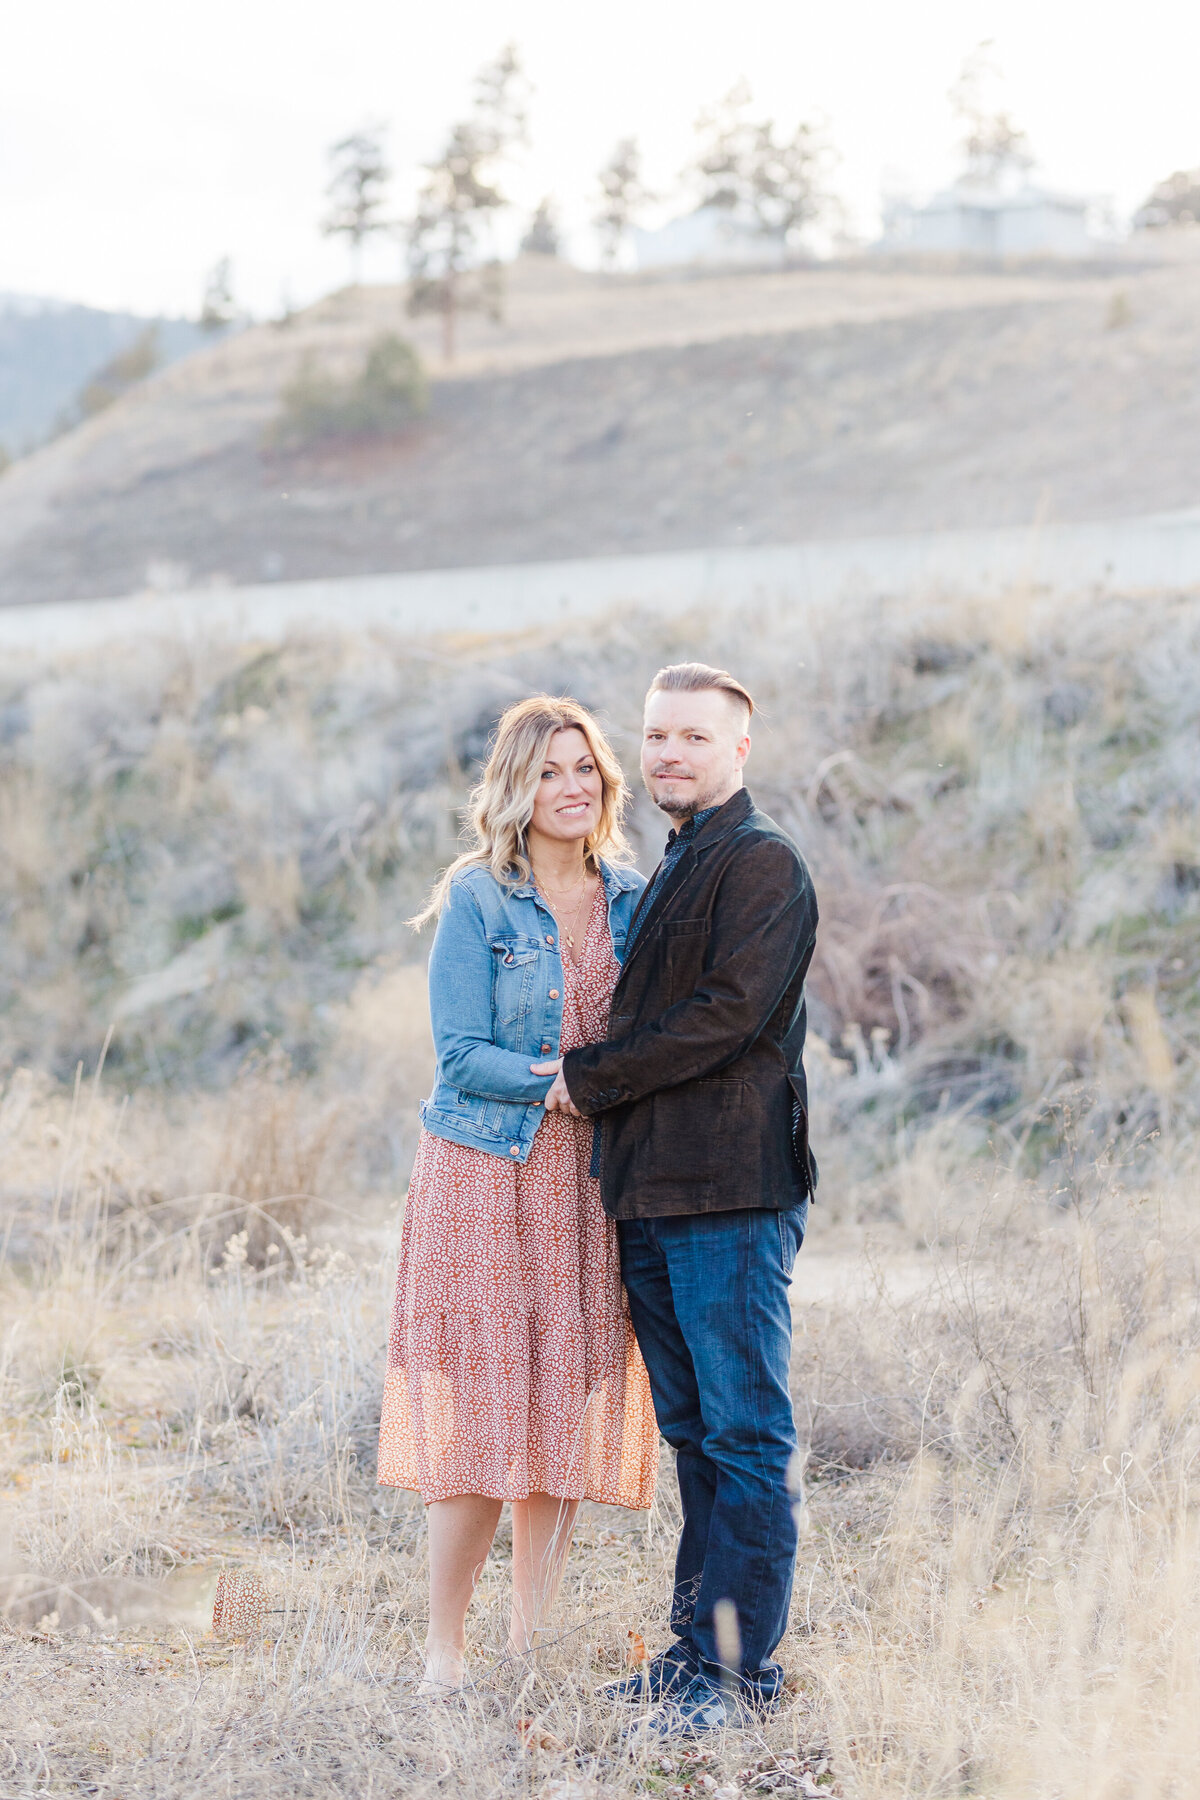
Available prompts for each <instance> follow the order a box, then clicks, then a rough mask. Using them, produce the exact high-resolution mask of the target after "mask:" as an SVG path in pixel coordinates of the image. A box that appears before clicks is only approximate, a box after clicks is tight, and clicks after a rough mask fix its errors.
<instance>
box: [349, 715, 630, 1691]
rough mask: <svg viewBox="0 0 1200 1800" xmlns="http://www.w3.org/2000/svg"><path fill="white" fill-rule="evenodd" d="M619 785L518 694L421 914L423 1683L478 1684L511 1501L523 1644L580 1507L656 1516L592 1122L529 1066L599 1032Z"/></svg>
mask: <svg viewBox="0 0 1200 1800" xmlns="http://www.w3.org/2000/svg"><path fill="white" fill-rule="evenodd" d="M627 799H628V791H627V789H626V787H625V783H624V779H623V777H622V775H621V770H620V766H619V765H618V763H617V760H616V758H615V756H614V755H613V753H612V750H611V748H610V747H609V744H608V742H607V741H606V739H605V737H604V734H603V732H602V731H601V730H600V727H599V726H598V725H597V723H596V721H595V719H593V718H592V717H591V715H590V714H589V713H588V712H587V711H586V710H585V709H584V708H583V707H582V706H579V705H578V704H577V703H576V702H575V701H573V700H566V699H552V698H550V697H549V696H547V695H538V696H537V697H535V698H534V699H532V700H523V701H521V702H520V704H519V705H516V706H511V707H509V709H508V711H507V712H506V713H505V714H504V717H503V718H502V719H501V721H500V725H499V729H498V731H497V734H496V739H495V743H494V745H493V748H492V752H491V755H490V756H489V758H488V762H487V767H486V768H485V770H484V772H483V779H482V780H481V782H480V783H479V786H478V788H477V789H476V790H475V793H474V795H473V797H472V809H471V826H472V831H473V836H474V844H473V847H472V848H471V849H470V850H468V851H467V852H466V854H465V855H463V856H460V857H459V858H458V861H457V862H455V863H454V864H453V865H452V866H451V868H450V869H448V870H447V871H446V873H445V874H444V875H443V876H442V878H441V880H440V881H439V882H438V884H437V886H436V887H435V889H434V892H433V896H432V898H431V900H430V903H429V906H428V907H427V909H426V911H425V912H424V913H423V914H421V915H420V917H419V918H418V919H416V920H414V924H422V923H424V921H425V919H427V918H429V917H431V916H433V915H434V914H437V915H438V928H437V936H436V938H435V940H434V945H433V951H432V954H431V956H430V959H429V995H430V1010H431V1014H432V1020H433V1035H434V1043H435V1046H436V1049H437V1074H436V1078H435V1083H434V1089H433V1094H432V1096H431V1098H430V1099H428V1100H427V1101H426V1102H425V1104H424V1105H423V1106H422V1108H421V1120H422V1126H423V1130H422V1132H421V1141H420V1145H419V1147H418V1150H417V1158H416V1165H415V1167H414V1169H413V1177H412V1183H411V1186H410V1187H409V1193H408V1205H407V1208H406V1210H405V1216H404V1229H403V1235H402V1238H401V1247H400V1268H399V1274H398V1277H397V1282H396V1299H395V1306H394V1309H393V1314H392V1330H391V1338H390V1342H389V1349H388V1372H387V1381H386V1387H385V1392H384V1403H383V1418H382V1421H381V1424H380V1432H379V1479H380V1481H382V1482H385V1483H388V1484H389V1485H391V1486H394V1487H412V1488H418V1489H419V1490H420V1492H421V1495H422V1497H423V1499H424V1500H425V1502H426V1504H427V1506H428V1509H429V1634H428V1637H427V1639H426V1663H425V1679H424V1682H423V1684H422V1687H423V1691H425V1692H427V1693H439V1694H444V1693H448V1692H451V1691H453V1690H454V1689H455V1688H457V1687H458V1686H459V1685H460V1684H461V1682H462V1679H463V1641H464V1626H465V1621H466V1613H467V1607H468V1605H469V1603H470V1599H471V1594H472V1592H473V1590H474V1587H475V1583H476V1581H477V1580H478V1578H479V1574H480V1571H481V1569H482V1567H483V1564H484V1561H485V1560H486V1557H487V1553H488V1550H489V1548H490V1546H491V1542H492V1537H493V1535H494V1533H495V1530H496V1525H497V1521H498V1520H499V1517H500V1510H501V1506H502V1505H503V1502H504V1501H505V1500H509V1501H511V1502H512V1512H513V1597H512V1618H511V1626H510V1631H509V1648H510V1650H511V1651H513V1652H515V1653H518V1654H523V1653H525V1652H526V1651H528V1650H529V1649H530V1648H531V1647H532V1646H533V1644H534V1642H535V1638H536V1634H537V1633H538V1631H540V1630H542V1629H544V1620H545V1617H546V1614H547V1611H548V1609H549V1607H550V1605H551V1604H552V1602H553V1600H554V1597H555V1594H556V1593H557V1591H558V1586H559V1583H560V1581H561V1579H562V1573H563V1567H564V1564H565V1561H566V1553H567V1548H568V1546H569V1543H570V1539H571V1533H572V1530H573V1528H574V1522H575V1514H576V1512H577V1510H578V1506H579V1502H580V1500H581V1499H587V1500H599V1501H604V1502H607V1503H608V1504H611V1505H616V1506H628V1507H645V1506H648V1505H649V1504H650V1501H651V1499H652V1498H653V1493H654V1473H655V1465H656V1461H657V1432H656V1428H655V1423H654V1413H653V1409H652V1406H651V1401H650V1390H649V1385H648V1382H647V1379H646V1371H645V1369H644V1367H643V1365H642V1360H641V1356H640V1354H639V1352H638V1349H637V1344H636V1341H635V1339H634V1336H633V1331H632V1328H631V1326H630V1323H629V1315H628V1311H627V1309H626V1305H625V1297H624V1293H623V1290H622V1287H621V1276H620V1262H619V1257H618V1252H617V1245H616V1235H615V1229H614V1226H613V1223H612V1221H611V1219H609V1218H608V1217H607V1216H606V1215H605V1213H604V1211H603V1209H602V1207H601V1204H600V1194H599V1184H598V1182H596V1181H595V1180H594V1179H593V1178H592V1176H591V1175H590V1173H589V1168H590V1160H591V1146H592V1127H591V1122H590V1121H589V1120H586V1119H582V1118H579V1117H573V1116H571V1114H570V1113H568V1112H566V1111H560V1110H554V1111H548V1110H547V1109H546V1108H545V1107H544V1106H543V1104H542V1103H543V1101H544V1099H545V1096H546V1094H547V1093H548V1091H549V1089H550V1086H551V1080H550V1078H549V1077H548V1076H546V1075H545V1074H535V1073H534V1065H540V1064H545V1063H546V1062H547V1061H553V1060H554V1059H557V1058H558V1057H559V1056H561V1055H562V1053H563V1052H564V1051H566V1050H569V1049H571V1048H572V1047H573V1046H575V1045H577V1044H581V1043H588V1042H592V1041H594V1040H595V1039H597V1038H599V1037H602V1036H603V1035H604V1032H605V1029H606V1024H607V1018H608V1007H609V1001H610V999H611V996H612V990H613V987H614V985H615V983H616V979H617V973H618V967H619V961H620V957H621V955H622V952H623V950H624V945H625V935H626V932H627V931H628V928H629V923H630V920H631V918H632V916H633V911H634V908H635V906H636V904H637V900H638V896H639V894H640V893H641V890H642V887H643V886H644V882H643V879H642V877H641V876H640V875H638V874H637V873H636V872H635V871H634V870H633V869H631V868H630V867H629V866H628V863H627V861H626V859H627V856H628V850H627V846H626V843H625V839H624V836H623V834H622V831H621V818H622V814H623V812H624V808H625V805H626V803H627Z"/></svg>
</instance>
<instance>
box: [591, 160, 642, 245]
mask: <svg viewBox="0 0 1200 1800" xmlns="http://www.w3.org/2000/svg"><path fill="white" fill-rule="evenodd" d="M599 183H600V209H599V211H598V212H597V213H596V214H595V215H594V217H593V219H592V224H593V225H594V226H595V227H596V231H597V232H598V234H599V237H600V260H601V262H602V263H603V264H604V265H605V267H606V268H610V269H611V268H615V267H616V265H617V263H618V261H619V260H620V255H621V247H622V245H623V244H624V242H625V238H626V234H627V233H628V231H629V228H630V226H631V225H632V224H633V222H634V220H635V219H636V217H637V214H638V211H639V209H640V208H641V207H642V206H644V205H645V204H646V202H647V201H648V200H653V198H654V195H653V194H652V193H651V192H650V190H649V188H647V187H646V185H645V183H644V182H643V180H642V153H641V151H640V149H639V148H638V141H637V139H636V138H632V137H627V138H622V139H621V140H620V142H619V143H618V144H617V145H616V148H615V149H614V150H613V153H612V155H611V156H610V157H609V159H608V161H607V162H606V163H605V165H604V167H603V168H602V169H601V171H600V175H599Z"/></svg>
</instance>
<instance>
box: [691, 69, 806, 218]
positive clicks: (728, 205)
mask: <svg viewBox="0 0 1200 1800" xmlns="http://www.w3.org/2000/svg"><path fill="white" fill-rule="evenodd" d="M751 101H752V96H751V93H750V89H749V87H748V86H747V85H746V83H745V82H739V83H738V84H737V86H736V87H734V88H732V89H731V90H730V92H729V93H728V94H727V95H726V96H725V98H724V100H722V101H721V102H720V103H719V105H717V106H715V107H713V108H712V109H711V110H710V111H708V112H706V113H702V114H701V115H700V117H699V119H698V120H697V121H696V130H697V132H698V134H699V136H700V144H701V147H700V153H699V155H698V156H697V157H696V159H695V161H694V162H693V163H692V164H691V166H690V168H689V169H688V170H687V171H686V174H687V175H688V176H689V177H690V178H691V180H692V182H693V184H694V185H695V186H696V188H697V191H698V193H699V197H700V204H701V206H715V207H719V208H720V209H721V210H722V211H723V212H728V213H730V214H732V215H733V216H735V217H737V218H740V219H742V220H743V221H744V222H745V223H746V224H748V225H750V226H751V227H752V228H753V229H754V230H755V231H758V232H760V233H761V234H762V236H763V237H765V238H770V239H772V240H774V241H775V242H776V243H779V244H783V245H788V244H792V243H794V242H795V241H796V239H797V238H798V236H799V234H800V233H801V231H802V230H803V229H804V227H805V226H806V225H810V224H812V223H813V222H814V221H815V220H817V219H819V218H822V217H823V216H824V215H825V214H826V213H827V211H828V210H829V207H830V205H831V203H832V202H831V195H830V194H829V191H828V185H827V184H828V174H829V169H830V166H831V164H832V162H833V152H832V150H831V148H830V145H829V143H828V141H827V139H826V137H825V135H824V133H823V131H822V130H821V128H820V127H818V126H817V125H815V124H810V123H807V122H804V121H802V122H801V123H800V124H799V125H797V127H796V129H795V130H794V131H793V132H792V134H791V136H790V137H783V136H779V135H777V128H776V125H775V122H774V120H773V119H753V118H751V117H750V116H749V110H750V106H751Z"/></svg>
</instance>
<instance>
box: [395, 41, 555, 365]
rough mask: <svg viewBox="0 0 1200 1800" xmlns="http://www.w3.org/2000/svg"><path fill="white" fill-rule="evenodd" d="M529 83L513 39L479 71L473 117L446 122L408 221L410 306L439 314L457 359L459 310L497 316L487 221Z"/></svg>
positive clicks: (520, 134) (445, 348)
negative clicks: (441, 142) (438, 153)
mask: <svg viewBox="0 0 1200 1800" xmlns="http://www.w3.org/2000/svg"><path fill="white" fill-rule="evenodd" d="M527 99H528V83H527V82H526V80H525V77H524V74H523V71H522V69H521V63H520V58H519V57H518V55H517V51H516V48H515V46H514V45H512V44H509V45H506V47H505V48H504V49H503V50H502V51H501V52H500V55H499V56H498V57H497V58H496V60H495V62H492V63H489V64H488V65H487V66H486V67H485V68H484V69H482V70H481V71H480V73H479V75H478V77H477V78H476V82H475V104H474V106H473V108H472V111H471V116H470V117H469V118H468V119H465V120H464V121H462V122H461V123H460V124H458V125H453V126H451V128H450V134H449V137H448V138H447V141H446V147H445V149H444V150H443V152H442V154H441V156H440V157H439V158H438V160H437V161H436V162H433V163H427V164H426V172H427V174H428V177H429V179H428V180H427V181H426V183H425V185H424V187H423V188H422V189H421V192H420V195H419V196H418V199H417V210H416V214H415V216H414V217H413V218H412V220H411V221H410V222H409V225H408V231H407V238H408V273H409V293H408V310H409V312H410V313H412V314H417V313H423V312H434V313H439V314H440V315H441V319H442V354H443V356H444V358H445V360H446V361H447V362H451V361H452V360H453V357H454V348H455V328H456V325H457V321H458V316H459V314H460V313H461V312H463V311H464V310H466V309H468V308H470V309H478V310H481V311H484V312H486V313H487V314H488V315H489V317H491V318H493V319H497V320H498V319H499V318H500V317H501V316H502V306H503V292H504V289H503V279H502V275H501V269H500V263H499V259H498V258H497V257H496V256H495V254H494V253H493V254H492V255H490V256H489V255H486V254H485V252H486V250H487V249H488V247H489V238H490V230H491V223H492V220H493V218H494V217H495V215H496V214H497V213H498V212H499V211H501V210H502V209H503V208H504V207H506V206H507V205H508V204H509V202H508V201H507V200H506V199H505V197H504V195H503V194H502V193H501V191H500V188H499V186H498V185H497V172H498V167H499V165H500V164H501V163H502V162H503V160H504V158H505V157H506V156H507V155H508V154H509V153H510V152H511V151H512V150H513V149H514V148H515V146H516V145H517V144H519V143H522V142H523V141H524V139H525V130H526V104H527Z"/></svg>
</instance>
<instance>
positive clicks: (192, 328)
mask: <svg viewBox="0 0 1200 1800" xmlns="http://www.w3.org/2000/svg"><path fill="white" fill-rule="evenodd" d="M148 328H152V329H153V330H154V332H155V349H156V351H157V354H158V357H159V359H160V360H161V361H162V362H173V361H174V360H175V358H176V357H179V356H185V355H186V354H187V353H188V351H190V350H194V349H195V348H196V346H197V345H198V344H202V343H203V342H204V341H205V334H204V333H203V332H202V331H201V329H200V327H199V326H198V325H196V324H194V323H193V322H192V321H191V320H189V319H151V318H144V317H139V316H138V315H137V314H136V313H123V312H103V311H101V310H100V309H99V308H97V307H94V306H78V305H72V304H68V303H64V302H61V301H55V300H42V299H38V298H33V297H31V296H28V295H23V294H0V447H2V448H3V449H5V450H6V451H7V452H8V453H9V454H10V455H16V454H18V453H19V452H21V451H23V450H24V449H25V448H26V447H27V446H28V445H30V444H35V443H38V442H40V440H41V439H43V438H44V437H46V436H47V434H48V433H49V432H50V431H51V430H52V429H54V428H55V426H56V425H57V423H58V421H59V420H60V419H61V418H62V417H63V416H64V415H65V414H66V413H67V411H68V409H69V408H70V407H71V404H72V402H73V401H74V400H75V399H76V398H77V396H78V394H79V390H80V388H81V387H83V385H84V383H85V382H86V381H88V380H89V379H90V378H91V377H92V376H93V375H95V374H96V372H97V370H99V369H100V368H102V367H103V365H104V364H105V363H106V362H108V361H109V360H110V358H112V357H114V356H117V355H119V354H120V352H122V351H123V350H128V348H129V347H130V345H131V344H133V343H134V342H135V340H136V339H137V338H139V337H140V336H141V334H142V333H143V332H144V331H146V330H147V329H148Z"/></svg>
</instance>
